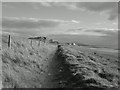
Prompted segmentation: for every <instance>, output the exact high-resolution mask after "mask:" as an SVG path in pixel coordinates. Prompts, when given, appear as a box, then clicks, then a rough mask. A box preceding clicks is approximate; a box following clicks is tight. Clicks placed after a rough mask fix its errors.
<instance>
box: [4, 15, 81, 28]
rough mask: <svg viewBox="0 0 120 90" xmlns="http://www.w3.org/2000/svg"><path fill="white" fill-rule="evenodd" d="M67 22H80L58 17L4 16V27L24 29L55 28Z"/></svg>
mask: <svg viewBox="0 0 120 90" xmlns="http://www.w3.org/2000/svg"><path fill="white" fill-rule="evenodd" d="M66 23H80V22H79V21H76V20H71V21H65V20H57V19H38V18H23V17H22V18H15V17H4V18H2V27H3V28H17V29H18V28H24V29H35V28H36V29H38V28H54V27H57V26H59V25H61V24H66Z"/></svg>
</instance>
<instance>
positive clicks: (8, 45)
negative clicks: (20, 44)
mask: <svg viewBox="0 0 120 90" xmlns="http://www.w3.org/2000/svg"><path fill="white" fill-rule="evenodd" d="M10 41H11V40H10V35H9V37H8V47H10V43H11V42H10Z"/></svg>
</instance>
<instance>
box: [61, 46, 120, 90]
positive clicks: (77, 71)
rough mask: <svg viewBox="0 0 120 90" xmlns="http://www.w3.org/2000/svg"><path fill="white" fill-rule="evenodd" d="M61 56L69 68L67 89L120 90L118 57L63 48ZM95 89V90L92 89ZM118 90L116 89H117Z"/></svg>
mask: <svg viewBox="0 0 120 90" xmlns="http://www.w3.org/2000/svg"><path fill="white" fill-rule="evenodd" d="M59 56H60V58H62V60H63V62H64V68H66V67H65V66H67V72H69V73H70V74H69V77H66V81H69V82H65V83H64V84H65V86H66V87H79V88H88V89H87V90H118V89H117V87H118V86H119V85H118V84H120V82H119V81H120V75H119V72H118V69H120V67H118V63H120V62H119V61H118V58H117V57H111V56H109V55H106V56H105V55H103V54H100V53H95V52H90V51H89V52H86V51H84V52H82V51H79V50H78V49H77V50H76V49H74V48H70V47H66V46H65V47H61V48H60V49H59ZM90 88H93V89H90ZM115 88H116V89H115Z"/></svg>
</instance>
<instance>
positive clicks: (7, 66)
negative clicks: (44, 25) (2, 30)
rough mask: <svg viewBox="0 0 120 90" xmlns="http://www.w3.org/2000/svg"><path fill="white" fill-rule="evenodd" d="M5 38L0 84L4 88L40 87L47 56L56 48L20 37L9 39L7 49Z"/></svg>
mask: <svg viewBox="0 0 120 90" xmlns="http://www.w3.org/2000/svg"><path fill="white" fill-rule="evenodd" d="M7 40H8V37H7V36H3V38H2V70H3V72H2V73H3V76H2V83H3V87H5V88H14V87H17V88H19V87H23V88H32V87H41V81H42V79H44V78H43V77H42V73H43V72H44V71H45V68H46V67H44V68H42V66H43V65H45V63H46V60H48V56H49V55H50V54H51V53H52V52H53V51H55V49H56V46H53V45H50V44H47V43H43V42H42V43H41V45H40V46H38V42H37V41H35V40H34V41H33V45H32V46H31V45H30V40H28V39H25V38H20V37H11V41H12V43H11V48H8V47H7Z"/></svg>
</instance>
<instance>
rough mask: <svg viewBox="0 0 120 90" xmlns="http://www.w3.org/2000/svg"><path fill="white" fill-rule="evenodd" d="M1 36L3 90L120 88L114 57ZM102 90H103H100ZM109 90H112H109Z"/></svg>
mask: <svg viewBox="0 0 120 90" xmlns="http://www.w3.org/2000/svg"><path fill="white" fill-rule="evenodd" d="M7 42H8V36H6V35H3V36H2V54H1V55H2V85H3V88H73V87H74V88H75V87H77V88H88V89H87V90H91V89H90V88H95V89H94V90H114V89H113V88H117V87H118V84H120V82H119V81H120V75H119V73H118V70H120V67H118V64H119V63H120V62H119V60H118V57H117V55H115V54H117V53H114V54H113V53H107V52H104V51H99V50H93V49H90V48H89V47H86V48H85V47H84V48H83V47H79V46H74V45H72V46H71V45H63V46H61V47H59V48H57V45H56V44H50V43H48V42H46V43H43V42H41V44H40V46H38V41H36V40H33V43H32V45H31V40H29V39H27V38H23V37H16V36H12V37H11V47H10V48H8V45H7ZM103 88H105V89H103ZM110 88H112V89H110Z"/></svg>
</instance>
